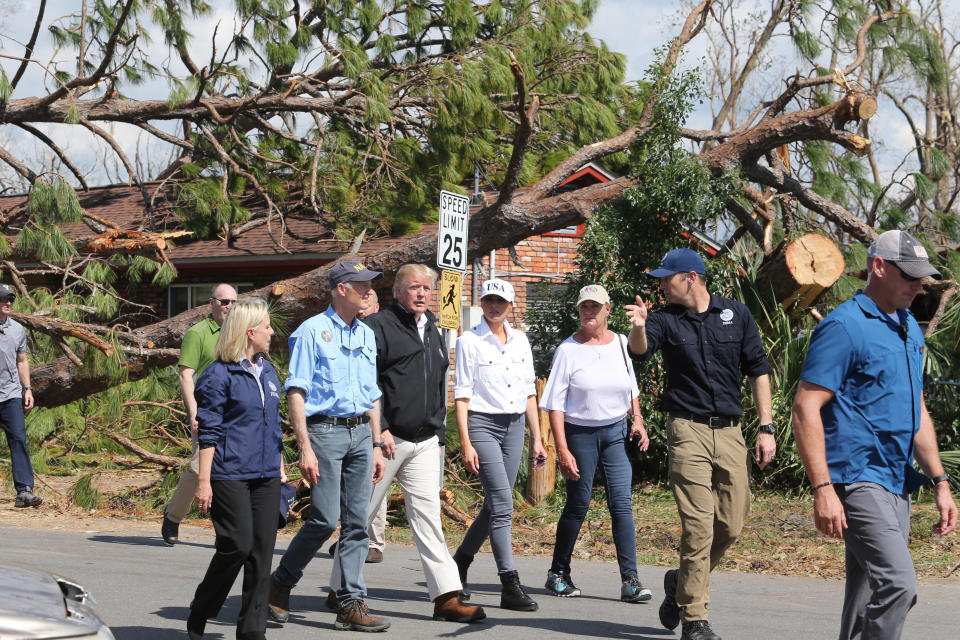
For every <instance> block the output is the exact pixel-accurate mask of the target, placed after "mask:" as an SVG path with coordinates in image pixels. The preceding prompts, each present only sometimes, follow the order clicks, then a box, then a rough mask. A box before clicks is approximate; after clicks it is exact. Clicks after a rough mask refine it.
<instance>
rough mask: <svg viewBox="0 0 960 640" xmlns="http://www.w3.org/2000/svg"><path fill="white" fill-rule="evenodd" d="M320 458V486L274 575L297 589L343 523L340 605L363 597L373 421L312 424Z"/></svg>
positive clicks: (312, 442) (313, 442)
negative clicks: (328, 539) (353, 424)
mask: <svg viewBox="0 0 960 640" xmlns="http://www.w3.org/2000/svg"><path fill="white" fill-rule="evenodd" d="M307 433H308V435H309V436H310V445H311V446H312V447H313V453H314V454H315V455H316V456H317V484H316V485H315V486H313V487H311V489H310V514H309V516H308V517H307V519H306V521H305V522H304V523H303V527H301V529H300V531H299V532H297V535H296V536H295V537H294V538H293V540H292V541H291V542H290V546H289V547H288V548H287V552H286V553H284V554H283V558H281V559H280V565H279V566H278V567H277V570H276V571H275V572H274V574H273V577H274V579H275V580H276V581H277V582H279V583H280V584H283V585H286V586H290V587H293V586H295V585H296V584H297V582H299V581H300V578H301V577H302V576H303V570H304V568H305V567H306V566H307V564H308V563H309V562H310V560H312V559H313V556H314V555H316V553H317V551H319V550H320V547H321V546H323V543H324V542H326V541H327V538H329V537H330V535H331V534H332V533H333V531H334V529H336V528H337V520H339V521H340V541H339V542H338V543H337V544H338V546H339V548H338V553H337V557H338V561H339V563H340V575H341V579H340V584H339V585H338V588H337V601H338V602H339V603H340V606H343V605H345V604H346V603H347V602H350V601H351V600H362V599H363V593H364V585H363V563H364V561H365V560H366V559H367V547H368V546H369V543H370V539H369V538H368V537H367V511H368V509H369V508H370V493H371V491H372V489H373V442H372V441H371V437H370V425H369V424H359V425H357V426H355V427H345V426H342V425H335V424H329V423H320V424H312V425H308V426H307Z"/></svg>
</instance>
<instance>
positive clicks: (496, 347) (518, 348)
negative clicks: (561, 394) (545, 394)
mask: <svg viewBox="0 0 960 640" xmlns="http://www.w3.org/2000/svg"><path fill="white" fill-rule="evenodd" d="M503 326H504V328H505V329H506V331H507V342H506V344H501V343H500V340H499V339H497V337H496V336H495V335H493V333H492V332H491V331H490V327H489V325H487V321H486V319H481V320H480V324H478V325H477V326H475V327H473V328H472V329H470V330H469V331H465V332H464V333H463V335H462V336H460V338H459V339H458V340H457V367H456V379H455V382H454V387H453V397H454V398H469V400H470V410H471V411H479V412H481V413H507V414H516V413H523V412H524V411H526V408H527V398H529V397H530V396H533V395H536V393H537V389H536V385H535V378H536V376H535V374H534V371H533V353H532V352H531V351H530V343H529V342H528V341H527V336H526V334H525V333H523V332H522V331H517V330H516V329H514V328H513V327H511V326H510V323H509V322H504V323H503Z"/></svg>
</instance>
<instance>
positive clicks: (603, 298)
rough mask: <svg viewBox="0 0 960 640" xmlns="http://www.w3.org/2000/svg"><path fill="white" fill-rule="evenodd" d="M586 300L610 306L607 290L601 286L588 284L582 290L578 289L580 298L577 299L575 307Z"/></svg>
mask: <svg viewBox="0 0 960 640" xmlns="http://www.w3.org/2000/svg"><path fill="white" fill-rule="evenodd" d="M587 300H592V301H593V302H596V303H597V304H610V294H609V293H607V290H606V289H604V288H603V285H599V284H588V285H587V286H585V287H584V288H582V289H580V297H579V298H577V306H578V307H579V306H580V305H581V304H583V303H584V302H586V301H587Z"/></svg>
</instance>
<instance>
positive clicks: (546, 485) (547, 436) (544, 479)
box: [524, 378, 557, 504]
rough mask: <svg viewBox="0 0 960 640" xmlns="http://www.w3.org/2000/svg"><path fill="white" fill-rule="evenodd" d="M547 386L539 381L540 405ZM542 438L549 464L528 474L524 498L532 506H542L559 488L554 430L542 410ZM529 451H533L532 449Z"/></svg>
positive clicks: (541, 379)
mask: <svg viewBox="0 0 960 640" xmlns="http://www.w3.org/2000/svg"><path fill="white" fill-rule="evenodd" d="M546 384H547V381H546V380H544V379H543V378H538V379H537V404H540V396H541V395H543V388H544V387H545V386H546ZM540 437H541V438H542V439H543V448H544V449H546V451H547V462H546V463H545V464H543V465H541V466H539V467H533V466H532V465H531V467H530V473H529V474H527V488H526V490H525V491H524V496H525V497H526V498H527V502H529V503H530V504H540V503H541V502H543V500H544V499H546V497H547V496H549V495H550V494H551V493H553V491H554V489H556V487H557V445H556V443H555V442H554V440H553V429H551V428H550V416H549V414H548V413H547V412H546V411H544V410H542V409H541V410H540ZM528 449H529V448H528ZM529 450H531V451H532V449H529Z"/></svg>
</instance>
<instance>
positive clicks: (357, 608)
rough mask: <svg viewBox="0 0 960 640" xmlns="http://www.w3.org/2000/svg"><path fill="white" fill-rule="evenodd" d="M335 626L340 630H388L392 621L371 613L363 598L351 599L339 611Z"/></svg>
mask: <svg viewBox="0 0 960 640" xmlns="http://www.w3.org/2000/svg"><path fill="white" fill-rule="evenodd" d="M333 628H334V629H336V630H338V631H386V630H387V629H389V628H390V622H389V621H387V620H384V619H383V618H378V617H377V616H372V615H370V609H368V608H367V605H366V603H364V601H363V600H351V601H349V602H348V603H347V604H345V605H343V606H342V607H340V610H339V611H337V621H336V622H334V623H333Z"/></svg>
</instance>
